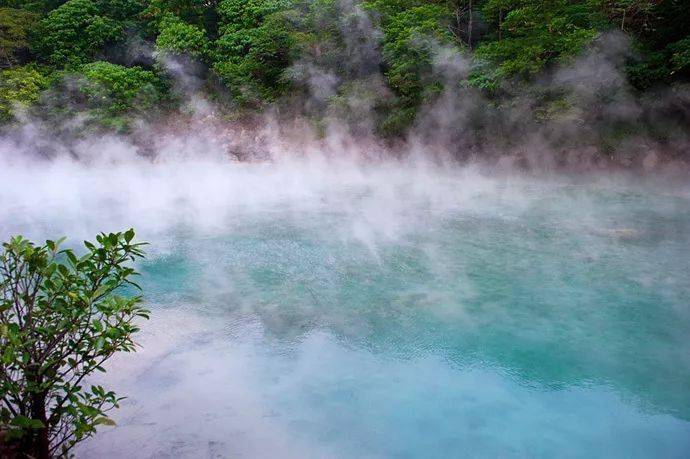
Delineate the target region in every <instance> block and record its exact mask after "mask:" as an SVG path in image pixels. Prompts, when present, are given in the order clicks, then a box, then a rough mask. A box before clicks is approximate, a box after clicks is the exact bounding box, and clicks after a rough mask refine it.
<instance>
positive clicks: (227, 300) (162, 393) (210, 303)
mask: <svg viewBox="0 0 690 459" xmlns="http://www.w3.org/2000/svg"><path fill="white" fill-rule="evenodd" d="M585 199H586V200H587V201H588V202H589V203H590V205H588V206H587V207H586V208H583V207H582V206H581V205H577V204H574V205H572V206H569V203H570V204H573V203H578V201H581V200H585ZM530 202H531V203H530V205H529V206H528V207H527V208H525V209H522V210H521V211H520V212H512V211H511V210H510V209H509V208H506V209H503V211H502V212H493V211H492V212H485V213H483V212H461V211H458V212H442V213H434V212H430V211H429V210H428V209H427V208H426V207H425V206H424V205H423V204H421V205H419V206H412V207H411V208H410V211H411V212H414V214H415V220H416V221H417V222H418V223H415V224H414V225H413V226H411V227H410V228H409V231H406V232H404V236H400V237H396V238H390V239H386V238H374V239H375V240H374V242H373V244H370V243H362V242H361V241H357V240H356V239H348V238H347V237H339V236H337V234H339V233H338V229H339V228H349V227H350V226H349V225H351V222H350V219H351V215H348V214H345V213H338V212H328V213H321V212H307V213H291V214H285V215H283V214H281V213H278V214H276V213H269V214H261V215H257V214H252V215H244V216H242V217H241V219H240V220H239V222H236V224H235V225H234V227H233V228H234V229H233V231H232V232H231V233H229V234H223V235H218V234H215V235H212V236H206V237H201V236H198V235H196V236H195V235H193V234H185V235H184V236H181V235H178V236H173V239H172V241H173V242H172V244H171V246H172V247H174V249H173V250H172V251H171V252H168V253H166V254H165V255H160V256H154V257H153V258H152V259H151V260H149V261H147V262H146V263H145V264H144V265H143V266H142V267H141V268H142V271H143V281H144V282H143V284H144V289H145V291H146V292H147V297H148V298H149V300H150V301H151V303H152V305H153V308H154V316H156V314H157V313H158V314H161V315H164V314H165V312H166V311H168V312H170V311H175V310H179V309H180V308H181V309H183V310H184V311H185V312H186V313H187V314H191V315H193V316H197V317H203V318H204V320H206V321H207V322H206V323H207V324H212V325H204V326H201V327H200V329H199V330H197V331H195V332H193V333H192V334H191V335H190V336H192V337H193V339H192V340H191V341H189V342H177V343H175V344H174V345H173V347H172V350H171V351H170V352H169V353H168V354H166V355H164V356H163V357H162V359H161V360H159V361H157V363H156V364H155V366H154V367H153V369H152V370H150V371H147V372H145V373H143V374H142V375H139V376H138V379H137V380H136V381H137V382H136V384H131V385H130V386H128V387H127V389H126V391H127V392H128V393H129V395H130V396H133V398H134V400H135V403H136V405H137V410H138V411H137V412H138V413H139V414H138V416H144V417H145V418H147V419H150V420H151V425H150V426H139V427H138V428H137V429H134V430H136V431H141V430H142V429H143V430H144V431H146V432H147V438H149V441H153V442H154V443H156V444H158V448H159V449H155V450H151V451H150V452H148V451H147V452H146V453H143V452H142V455H149V454H151V455H166V454H168V455H173V456H174V455H190V456H195V455H197V454H198V455H199V456H205V455H209V456H213V455H219V456H221V457H224V456H225V455H227V456H232V455H233V452H234V453H235V454H237V455H240V456H241V455H245V456H254V455H262V454H265V453H266V451H269V452H271V453H272V454H273V455H275V456H277V457H281V456H293V455H294V456H302V457H305V456H306V457H324V456H332V457H347V458H349V457H351V458H360V457H396V458H421V457H424V458H436V457H438V458H445V457H555V456H557V457H688V455H690V341H689V340H688V336H689V334H688V332H690V310H689V305H690V302H689V301H688V300H689V299H690V295H689V294H690V282H689V277H688V276H689V275H688V273H690V244H689V235H690V204H689V203H688V201H687V200H686V199H680V198H677V197H673V196H670V197H669V196H651V197H650V196H648V195H642V194H632V193H629V192H627V193H626V192H620V191H610V190H597V189H594V190H588V189H580V188H569V187H565V188H554V189H543V188H542V189H539V191H538V193H535V194H534V195H531V201H530ZM369 242H371V241H369ZM180 305H184V306H180ZM233 349H234V350H233ZM238 349H240V350H241V351H238ZM237 352H239V353H240V354H241V356H242V357H240V358H239V359H240V360H241V361H242V362H243V363H242V364H241V365H240V366H235V364H232V365H231V366H232V367H233V370H232V371H228V370H227V369H223V368H222V367H223V366H224V365H226V363H227V362H229V361H235V360H237V359H238V357H237V356H236V355H234V353H237ZM205 360H209V362H208V363H204V364H202V365H201V366H202V367H203V369H201V370H199V372H198V374H196V375H194V377H195V378H196V377H198V378H202V382H201V383H191V382H190V379H189V375H188V374H187V375H186V374H185V373H186V369H185V368H186V367H187V366H188V365H192V366H197V365H200V364H199V361H205ZM192 362H195V363H192ZM219 367H220V368H219ZM226 371H228V373H227V374H225V372H226ZM230 380H233V381H234V383H233V384H234V385H233V386H232V387H231V388H226V387H224V383H229V381H230ZM203 381H206V382H207V385H205V384H204V382H203ZM191 387H193V390H195V391H201V392H205V391H206V392H207V394H206V395H205V396H206V397H210V400H206V401H205V402H200V403H199V404H192V406H191V407H189V406H188V407H186V408H184V409H182V408H176V407H174V406H170V404H173V405H174V403H175V402H174V401H175V400H177V398H178V397H180V394H179V391H180V390H183V389H184V390H187V389H188V388H191ZM190 390H191V389H190ZM245 391H247V392H248V393H251V397H252V399H255V400H256V403H257V405H258V408H256V407H254V408H252V410H246V411H243V410H245V408H243V407H237V406H234V405H233V403H236V402H233V400H234V399H235V398H237V397H240V398H241V397H244V396H245V395H246V393H245ZM238 393H240V394H245V395H237V394H238ZM198 395H199V394H198V393H188V394H187V396H188V397H190V398H191V399H194V398H195V397H197V396H198ZM149 399H153V400H155V401H151V400H149ZM166 400H168V402H169V403H170V404H166ZM180 403H182V402H180ZM149 404H150V406H149ZM161 406H163V407H166V408H163V409H162V411H160V410H161ZM255 409H256V412H254V410H255ZM147 410H148V413H147ZM190 410H191V412H190ZM194 410H198V412H196V413H194ZM248 411H251V414H248ZM226 412H227V413H232V414H222V413H226ZM202 414H203V415H202ZM168 416H172V419H174V420H175V421H166V420H165V419H161V418H166V417H168ZM186 417H189V418H190V419H192V420H194V419H198V420H199V422H213V423H214V427H213V428H211V429H209V430H210V432H209V431H208V430H203V429H202V430H200V431H199V432H196V431H195V432H193V433H190V432H188V431H187V430H185V429H183V428H179V423H180V422H184V421H182V420H184V419H185V418H186ZM256 417H260V418H264V419H266V418H267V419H269V420H270V423H271V425H272V426H279V429H280V431H281V432H282V433H283V434H284V435H285V436H286V437H287V438H289V441H288V443H291V444H292V446H294V445H299V448H298V449H297V450H296V451H295V450H290V449H289V448H288V449H281V447H280V446H278V445H279V444H280V442H276V446H272V441H273V440H274V439H271V438H270V434H267V435H268V437H267V438H266V439H265V442H266V444H265V445H264V446H265V449H263V450H262V449H258V450H257V449H256V446H255V445H254V446H252V447H248V446H246V445H245V443H246V442H247V441H248V440H247V438H248V437H250V436H252V435H254V434H256V431H262V429H265V428H266V427H265V426H257V425H255V422H256ZM203 419H206V421H203ZM211 419H212V420H211ZM176 423H177V424H176ZM125 426H126V422H125ZM266 429H267V428H266ZM267 430H268V431H270V429H267ZM131 431H132V430H131V429H130V430H129V431H128V430H127V429H126V428H125V430H124V431H123V432H125V433H123V434H121V435H120V436H119V437H118V436H117V433H116V432H117V430H116V431H114V432H115V433H112V434H110V436H108V435H107V434H104V437H103V438H104V440H99V439H96V440H95V441H94V443H95V444H92V445H91V446H90V447H91V448H96V447H97V445H99V441H100V442H101V443H100V445H101V447H106V449H107V447H112V448H118V449H116V451H119V452H121V451H122V450H121V449H119V448H122V447H120V446H115V444H116V443H108V442H109V441H111V442H114V441H115V440H114V439H116V438H117V439H118V440H119V441H123V440H126V438H127V436H128V435H131ZM161 431H163V432H166V431H167V432H168V434H161V433H160V432H161ZM252 431H254V432H252ZM126 432H130V433H126ZM169 434H172V435H173V436H174V437H175V441H176V442H178V445H177V447H176V448H177V449H175V448H173V447H172V446H171V443H170V438H169ZM151 436H153V438H155V440H151ZM109 439H110V440H109ZM107 445H110V446H107ZM85 451H87V452H89V451H91V454H93V453H94V452H95V451H99V450H98V449H87V450H85ZM257 451H259V452H257ZM140 452H141V450H140ZM135 455H136V454H135Z"/></svg>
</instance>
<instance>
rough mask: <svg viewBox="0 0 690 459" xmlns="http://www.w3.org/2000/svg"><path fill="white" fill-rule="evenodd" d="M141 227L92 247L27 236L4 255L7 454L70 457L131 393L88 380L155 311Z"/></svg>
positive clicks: (1, 404)
mask: <svg viewBox="0 0 690 459" xmlns="http://www.w3.org/2000/svg"><path fill="white" fill-rule="evenodd" d="M133 239H134V231H133V230H131V229H130V230H128V231H126V232H123V233H110V234H105V233H102V234H100V235H98V236H97V237H96V243H91V242H84V245H85V247H86V249H87V251H86V254H85V255H83V256H82V257H80V258H79V257H77V255H75V254H74V252H73V251H72V250H69V249H60V247H59V246H60V243H61V242H62V240H60V241H55V242H54V241H46V243H45V245H42V246H37V245H35V244H33V243H31V242H30V241H28V240H27V239H24V238H23V237H21V236H17V237H15V238H13V239H11V240H10V241H9V242H7V243H5V244H3V249H4V251H3V253H1V254H0V396H1V397H2V399H1V400H0V441H1V443H0V456H2V457H6V456H9V457H12V456H19V457H34V458H39V459H45V458H50V457H56V456H61V457H62V456H67V455H68V454H69V451H70V450H71V449H72V448H73V447H74V446H75V445H76V444H77V443H79V442H80V441H82V440H84V439H86V438H88V437H90V436H92V435H93V434H94V433H95V432H96V428H97V427H98V426H99V425H113V424H114V423H113V421H112V420H111V419H110V418H108V416H107V413H108V412H109V411H110V410H112V409H114V408H117V407H118V403H119V401H120V400H121V398H118V397H117V396H116V395H115V393H113V392H111V391H108V390H106V389H104V388H103V387H101V386H90V387H86V384H85V383H86V379H87V377H88V376H89V375H92V374H93V373H94V372H96V371H102V372H105V369H104V368H103V364H104V363H105V361H106V360H108V359H109V358H110V357H112V356H113V355H114V354H115V353H116V352H118V351H124V352H132V351H134V350H135V346H136V345H135V343H134V341H133V340H132V335H133V334H134V333H135V332H137V331H138V330H139V329H138V328H137V326H136V324H135V321H136V319H137V318H138V317H141V318H145V319H148V315H149V311H147V310H146V309H144V308H143V307H141V306H140V302H141V297H140V296H138V295H127V294H126V293H127V286H133V287H134V289H135V290H140V288H139V287H138V286H137V284H135V283H134V282H133V281H132V280H131V278H132V276H135V275H136V274H137V273H136V272H135V270H134V269H133V268H131V267H129V266H128V264H129V263H130V262H132V261H134V260H136V259H138V258H142V257H143V256H144V254H143V251H142V246H143V245H144V244H143V243H134V242H133Z"/></svg>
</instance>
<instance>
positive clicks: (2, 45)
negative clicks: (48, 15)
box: [0, 8, 38, 68]
mask: <svg viewBox="0 0 690 459" xmlns="http://www.w3.org/2000/svg"><path fill="white" fill-rule="evenodd" d="M37 18H38V16H37V15H36V14H34V13H31V12H29V11H24V10H19V9H14V8H0V68H2V67H10V66H12V65H14V64H16V63H17V60H18V59H17V58H18V54H19V53H20V52H21V51H25V50H27V49H28V47H29V41H28V35H29V30H30V29H31V27H32V26H33V25H34V23H35V22H36V20H37Z"/></svg>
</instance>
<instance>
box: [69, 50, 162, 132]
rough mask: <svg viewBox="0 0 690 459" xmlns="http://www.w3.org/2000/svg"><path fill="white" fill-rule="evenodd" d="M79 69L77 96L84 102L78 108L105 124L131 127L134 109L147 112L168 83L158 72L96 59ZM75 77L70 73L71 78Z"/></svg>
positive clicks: (115, 127)
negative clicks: (163, 80) (159, 76)
mask: <svg viewBox="0 0 690 459" xmlns="http://www.w3.org/2000/svg"><path fill="white" fill-rule="evenodd" d="M78 70H79V73H77V74H76V77H77V85H76V89H77V91H78V93H79V96H78V97H77V98H78V99H83V100H84V104H83V106H80V107H77V109H78V110H79V111H82V112H86V113H88V115H89V117H90V118H91V120H92V121H95V122H96V124H99V125H101V126H104V127H110V128H114V129H116V130H119V131H124V130H127V128H128V127H129V124H130V121H131V118H132V117H131V114H132V113H134V112H136V113H141V114H146V113H147V112H149V111H151V110H154V109H156V108H157V106H158V105H159V103H161V101H162V100H163V99H164V97H165V96H164V92H165V85H164V83H163V82H162V81H161V80H160V79H159V78H158V77H157V76H156V74H155V73H153V72H151V71H149V70H144V69H142V68H140V67H123V66H121V65H116V64H111V63H109V62H92V63H90V64H85V65H83V66H81V67H80V68H79V69H78ZM72 77H73V75H72V74H67V75H66V78H67V79H71V78H72Z"/></svg>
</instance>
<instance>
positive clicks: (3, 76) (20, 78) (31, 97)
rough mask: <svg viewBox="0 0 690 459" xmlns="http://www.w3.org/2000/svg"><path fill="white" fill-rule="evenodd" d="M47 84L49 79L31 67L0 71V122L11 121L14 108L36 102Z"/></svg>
mask: <svg viewBox="0 0 690 459" xmlns="http://www.w3.org/2000/svg"><path fill="white" fill-rule="evenodd" d="M48 84H49V78H48V77H46V76H45V75H43V74H42V73H41V72H40V71H39V70H37V69H36V68H35V66H33V65H27V66H24V67H12V68H9V69H5V70H0V122H3V121H8V120H11V119H12V118H13V111H14V110H13V109H14V108H15V107H16V106H24V107H27V106H29V105H31V104H33V103H35V102H37V101H38V100H39V98H40V95H41V91H43V90H44V89H46V88H47V87H48Z"/></svg>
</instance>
